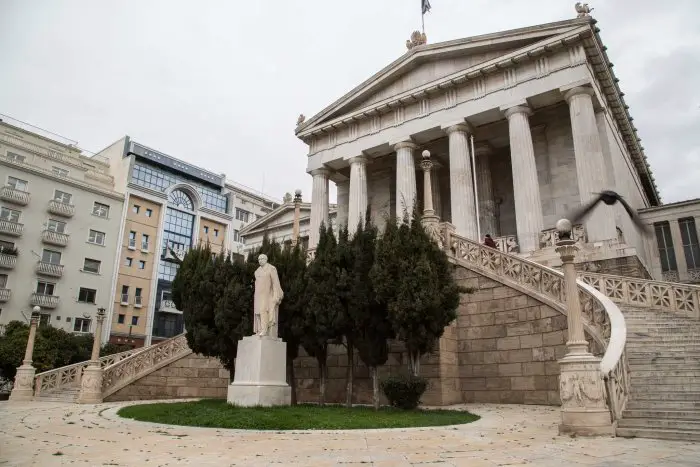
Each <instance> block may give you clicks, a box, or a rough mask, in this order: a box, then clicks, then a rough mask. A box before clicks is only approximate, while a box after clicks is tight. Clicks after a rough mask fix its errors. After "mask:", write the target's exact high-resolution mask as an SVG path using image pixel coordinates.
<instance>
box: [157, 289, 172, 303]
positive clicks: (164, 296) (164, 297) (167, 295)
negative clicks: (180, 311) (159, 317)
mask: <svg viewBox="0 0 700 467" xmlns="http://www.w3.org/2000/svg"><path fill="white" fill-rule="evenodd" d="M160 299H161V301H171V300H172V299H173V294H172V292H171V291H170V290H163V291H162V292H161V294H160Z"/></svg>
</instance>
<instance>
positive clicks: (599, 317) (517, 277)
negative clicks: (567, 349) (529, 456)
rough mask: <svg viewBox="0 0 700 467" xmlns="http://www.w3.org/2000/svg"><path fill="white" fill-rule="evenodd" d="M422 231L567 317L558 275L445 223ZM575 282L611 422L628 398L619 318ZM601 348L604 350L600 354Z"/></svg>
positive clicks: (461, 260) (609, 304)
mask: <svg viewBox="0 0 700 467" xmlns="http://www.w3.org/2000/svg"><path fill="white" fill-rule="evenodd" d="M428 231H429V234H430V235H431V236H432V237H433V238H434V239H435V240H436V241H437V243H438V245H440V246H441V247H442V248H444V249H445V250H447V251H448V252H449V253H448V256H450V254H451V256H452V259H453V260H454V261H455V262H456V263H458V264H461V265H463V266H465V267H467V268H469V269H473V270H476V271H477V272H479V273H480V274H483V275H485V276H487V277H490V278H491V279H493V280H496V281H499V282H504V283H506V284H508V285H509V286H511V287H514V288H515V289H518V290H520V291H522V292H524V293H527V294H528V295H532V296H534V297H536V298H538V299H540V300H541V301H542V302H543V303H546V304H548V305H550V306H552V307H553V308H554V309H556V310H558V311H560V312H562V313H563V314H567V306H566V301H565V295H564V294H565V287H564V274H563V273H562V272H560V271H557V270H555V269H552V268H549V267H547V266H544V265H541V264H539V263H535V262H533V261H530V260H527V259H524V258H521V257H519V256H516V255H512V254H508V253H504V252H503V251H500V250H498V249H495V248H491V247H487V246H485V245H482V244H480V243H478V242H476V241H473V240H469V239H467V238H464V237H461V236H459V235H456V234H455V233H454V232H453V228H452V226H451V225H450V224H448V223H442V224H441V225H440V228H439V229H429V230H428ZM576 282H577V285H578V290H579V300H580V303H581V314H582V317H583V321H584V328H585V329H586V331H587V332H588V334H589V335H591V337H592V338H593V341H594V344H597V346H598V349H595V348H592V349H591V353H594V354H600V353H603V357H602V360H601V362H600V371H601V373H602V375H603V377H604V378H605V380H606V382H607V384H606V388H607V392H608V395H607V396H608V400H609V405H610V407H609V409H610V412H611V416H612V419H613V421H616V420H618V419H619V418H620V417H621V415H622V411H623V410H624V408H625V405H626V403H627V398H628V394H629V368H628V366H627V358H626V355H625V344H626V339H627V331H626V325H625V318H624V316H623V314H622V312H621V311H620V309H619V308H618V307H617V305H616V304H615V303H614V302H613V300H611V299H609V298H608V297H606V296H604V295H603V294H602V293H600V292H599V291H598V290H596V289H595V287H592V286H590V285H589V284H586V283H585V282H583V281H582V280H577V281H576ZM594 347H595V345H594ZM602 349H604V352H601V351H600V350H602ZM596 350H598V351H596Z"/></svg>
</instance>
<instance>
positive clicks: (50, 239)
mask: <svg viewBox="0 0 700 467" xmlns="http://www.w3.org/2000/svg"><path fill="white" fill-rule="evenodd" d="M41 240H42V241H43V242H44V243H48V244H49V245H57V246H66V245H68V234H64V233H60V232H54V231H53V230H44V231H43V232H41Z"/></svg>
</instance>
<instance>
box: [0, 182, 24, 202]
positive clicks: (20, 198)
mask: <svg viewBox="0 0 700 467" xmlns="http://www.w3.org/2000/svg"><path fill="white" fill-rule="evenodd" d="M0 199H2V200H3V201H7V202H8V203H13V204H17V205H19V206H26V205H27V204H29V200H30V199H31V196H30V194H29V192H28V191H22V190H17V189H15V188H12V187H11V186H9V185H6V186H4V187H2V190H0Z"/></svg>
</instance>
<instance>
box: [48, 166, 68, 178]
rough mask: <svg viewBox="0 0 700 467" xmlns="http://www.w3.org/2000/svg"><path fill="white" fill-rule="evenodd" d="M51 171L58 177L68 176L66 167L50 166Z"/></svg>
mask: <svg viewBox="0 0 700 467" xmlns="http://www.w3.org/2000/svg"><path fill="white" fill-rule="evenodd" d="M51 173H53V174H54V175H58V176H59V177H67V176H68V171H67V170H66V169H62V168H61V167H52V168H51Z"/></svg>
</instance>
